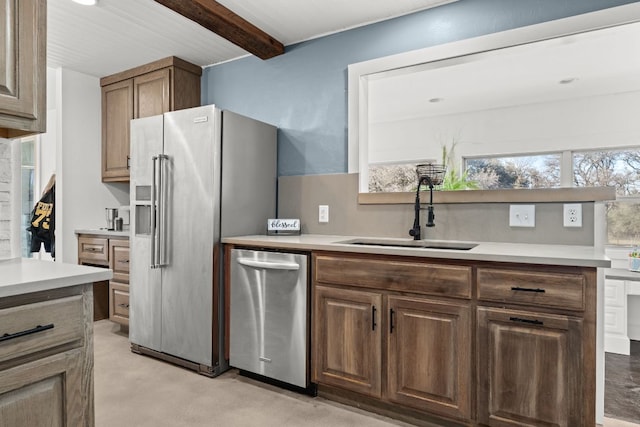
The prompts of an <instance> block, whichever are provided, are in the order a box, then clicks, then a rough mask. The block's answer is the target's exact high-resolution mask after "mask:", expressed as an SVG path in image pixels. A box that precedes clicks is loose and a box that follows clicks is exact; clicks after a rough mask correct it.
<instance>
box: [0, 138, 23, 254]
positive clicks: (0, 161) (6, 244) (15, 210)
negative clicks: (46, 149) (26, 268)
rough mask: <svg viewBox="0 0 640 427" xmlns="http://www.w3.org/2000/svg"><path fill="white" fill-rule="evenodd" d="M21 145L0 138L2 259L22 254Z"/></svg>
mask: <svg viewBox="0 0 640 427" xmlns="http://www.w3.org/2000/svg"><path fill="white" fill-rule="evenodd" d="M16 197H20V146H19V143H18V142H17V141H16V140H8V139H4V138H0V259H4V258H12V257H17V256H20V234H19V233H20V203H19V201H16Z"/></svg>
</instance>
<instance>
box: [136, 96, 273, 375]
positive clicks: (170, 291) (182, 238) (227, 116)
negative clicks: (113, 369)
mask: <svg viewBox="0 0 640 427" xmlns="http://www.w3.org/2000/svg"><path fill="white" fill-rule="evenodd" d="M276 153H277V147H276V128H275V127H273V126H271V125H268V124H265V123H262V122H258V121H256V120H253V119H249V118H247V117H243V116H240V115H238V114H234V113H231V112H229V111H221V110H219V109H217V108H216V107H215V106H213V105H209V106H203V107H196V108H191V109H186V110H179V111H174V112H170V113H165V114H163V115H159V116H153V117H147V118H142V119H135V120H132V121H131V178H130V185H131V193H130V194H131V230H132V231H131V266H130V324H129V340H130V341H131V349H132V351H134V352H137V353H142V354H147V355H151V356H154V357H158V358H161V359H164V360H167V361H170V362H172V363H176V364H179V365H182V366H185V367H188V368H191V369H194V370H196V371H198V372H200V373H202V374H204V375H208V376H215V375H218V374H220V373H221V372H223V371H224V370H225V369H226V368H227V367H228V363H227V361H226V360H225V359H224V332H223V331H224V295H223V278H222V276H221V270H222V253H220V250H219V247H220V239H221V238H222V237H227V236H237V235H242V234H264V232H265V227H266V220H267V219H268V218H272V217H274V215H275V212H276V179H277V176H276V174H277V171H276V167H277V164H276V163H277V158H276Z"/></svg>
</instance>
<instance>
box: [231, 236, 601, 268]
mask: <svg viewBox="0 0 640 427" xmlns="http://www.w3.org/2000/svg"><path fill="white" fill-rule="evenodd" d="M356 238H358V237H357V236H329V235H317V234H303V235H300V236H283V235H280V236H266V235H253V236H239V237H225V238H223V239H222V243H228V244H235V245H246V246H256V247H263V248H273V249H292V250H322V251H337V252H355V253H368V254H382V255H404V256H416V257H425V258H448V259H460V260H474V261H497V262H517V263H525V264H548V265H568V266H579V267H603V268H606V267H610V266H611V261H610V259H609V258H608V257H607V256H606V255H605V254H604V250H598V249H596V248H594V247H593V246H573V245H541V244H528V243H500V242H472V243H477V244H478V246H476V247H474V248H472V249H470V250H464V251H462V250H452V249H424V248H405V247H389V246H362V245H351V244H348V243H341V242H344V241H348V240H353V239H356ZM362 239H371V237H362ZM376 240H384V239H379V238H376ZM388 240H390V241H392V242H393V241H398V240H403V239H388ZM406 241H407V242H411V240H410V239H407V240H406Z"/></svg>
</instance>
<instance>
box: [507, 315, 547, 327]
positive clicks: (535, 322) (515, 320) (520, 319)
mask: <svg viewBox="0 0 640 427" xmlns="http://www.w3.org/2000/svg"><path fill="white" fill-rule="evenodd" d="M509 320H511V321H512V322H521V323H529V324H531V325H544V322H541V321H540V320H529V319H523V318H521V317H510V318H509Z"/></svg>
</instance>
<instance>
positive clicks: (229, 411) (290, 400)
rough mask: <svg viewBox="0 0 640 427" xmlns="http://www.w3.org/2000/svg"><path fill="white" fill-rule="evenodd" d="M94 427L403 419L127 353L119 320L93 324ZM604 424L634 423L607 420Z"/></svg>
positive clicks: (329, 426) (373, 423) (315, 424)
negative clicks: (199, 373) (201, 372)
mask: <svg viewBox="0 0 640 427" xmlns="http://www.w3.org/2000/svg"><path fill="white" fill-rule="evenodd" d="M94 332H95V341H94V347H95V348H94V354H95V411H96V423H95V425H96V427H116V426H117V427H120V426H135V427H165V426H166V427H200V426H201V427H205V426H206V427H210V426H215V427H218V426H220V427H222V426H224V427H235V426H242V427H251V426H260V427H271V426H273V427H299V426H305V427H361V426H367V427H388V426H404V427H408V425H407V424H405V423H402V422H400V421H396V420H392V419H389V418H385V417H381V416H377V415H375V414H371V413H368V412H364V411H361V410H358V409H355V408H351V407H347V406H344V405H340V404H338V403H334V402H331V401H328V400H325V399H322V398H311V397H309V396H305V395H301V394H298V393H293V392H290V391H287V390H282V389H279V388H277V387H273V386H270V385H266V384H263V383H260V382H257V381H253V380H251V379H249V378H245V377H241V376H239V375H237V373H235V371H234V370H231V371H229V372H227V373H225V374H223V375H221V376H220V377H218V378H216V379H210V378H206V377H203V376H201V375H197V374H195V373H193V372H190V371H188V370H186V369H182V368H178V367H175V366H173V365H170V364H168V363H164V362H161V361H158V360H155V359H152V358H149V357H145V356H140V355H136V354H133V353H131V351H130V349H129V341H128V338H127V336H126V335H125V334H123V333H121V332H119V327H118V326H117V325H116V324H114V323H112V322H110V321H108V320H101V321H98V322H95V323H94ZM604 427H640V424H632V423H629V422H625V421H620V420H615V419H605V423H604Z"/></svg>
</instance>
